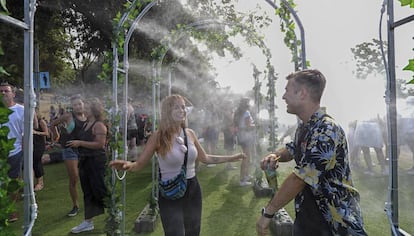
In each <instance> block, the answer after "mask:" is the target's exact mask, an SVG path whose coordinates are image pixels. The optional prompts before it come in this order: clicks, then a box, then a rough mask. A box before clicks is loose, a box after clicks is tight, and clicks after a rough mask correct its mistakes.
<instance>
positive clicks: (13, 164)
mask: <svg viewBox="0 0 414 236" xmlns="http://www.w3.org/2000/svg"><path fill="white" fill-rule="evenodd" d="M7 163H8V164H9V165H10V169H9V171H8V173H7V174H8V176H9V178H11V179H17V178H18V177H19V176H20V174H21V173H22V168H23V152H22V151H20V152H18V153H17V154H16V155H13V156H9V157H8V158H7Z"/></svg>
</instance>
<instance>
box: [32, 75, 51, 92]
mask: <svg viewBox="0 0 414 236" xmlns="http://www.w3.org/2000/svg"><path fill="white" fill-rule="evenodd" d="M38 84H39V85H40V88H41V89H49V88H50V78H49V72H48V71H45V72H40V73H39V82H37V81H36V78H35V77H33V88H37V85H38Z"/></svg>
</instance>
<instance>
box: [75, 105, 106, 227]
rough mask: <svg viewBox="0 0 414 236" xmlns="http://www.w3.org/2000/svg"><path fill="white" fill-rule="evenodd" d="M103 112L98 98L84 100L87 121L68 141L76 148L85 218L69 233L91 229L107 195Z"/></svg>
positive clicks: (101, 211)
mask: <svg viewBox="0 0 414 236" xmlns="http://www.w3.org/2000/svg"><path fill="white" fill-rule="evenodd" d="M103 111H104V109H103V106H102V104H101V102H100V101H99V100H97V99H91V100H88V101H87V102H86V103H85V115H86V116H87V122H86V123H85V124H84V125H83V127H82V129H81V130H80V131H79V133H78V135H77V139H75V140H71V141H69V142H68V144H67V146H68V147H71V148H78V151H79V177H80V181H81V187H82V191H83V201H84V207H85V217H84V221H83V222H82V223H81V224H80V225H78V226H76V227H74V228H72V230H71V232H72V233H80V232H85V231H91V230H93V229H94V225H93V217H95V216H97V215H100V214H103V213H104V210H105V204H104V199H105V198H106V197H108V196H109V195H108V189H107V188H106V185H105V168H106V161H107V158H106V152H105V145H106V135H107V127H106V125H105V124H104V122H103V121H104V115H103V114H104V113H103Z"/></svg>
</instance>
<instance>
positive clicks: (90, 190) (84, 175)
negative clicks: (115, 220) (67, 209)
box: [79, 155, 108, 219]
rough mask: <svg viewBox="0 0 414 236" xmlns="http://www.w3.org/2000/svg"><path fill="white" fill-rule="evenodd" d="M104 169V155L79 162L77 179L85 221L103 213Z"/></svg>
mask: <svg viewBox="0 0 414 236" xmlns="http://www.w3.org/2000/svg"><path fill="white" fill-rule="evenodd" d="M105 168H106V157H105V155H101V156H86V157H82V158H81V159H80V160H79V178H80V182H81V187H82V191H83V201H84V207H85V219H91V218H92V217H94V216H97V215H100V214H103V213H104V209H105V204H104V198H105V197H107V196H108V190H107V188H106V185H105Z"/></svg>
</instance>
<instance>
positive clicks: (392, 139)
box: [387, 0, 399, 232]
mask: <svg viewBox="0 0 414 236" xmlns="http://www.w3.org/2000/svg"><path fill="white" fill-rule="evenodd" d="M387 4H388V5H387V13H388V68H389V75H388V79H387V95H388V104H387V109H388V112H387V115H388V119H387V122H388V145H389V152H390V153H389V157H390V166H391V174H390V177H389V182H390V200H391V219H392V223H393V224H394V225H393V226H391V227H394V228H395V229H397V231H398V227H399V226H398V168H397V167H398V156H397V155H398V153H397V118H396V117H397V107H396V83H395V42H394V29H393V27H392V26H393V24H394V5H393V4H394V3H393V0H388V3H387ZM391 232H393V229H391Z"/></svg>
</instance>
